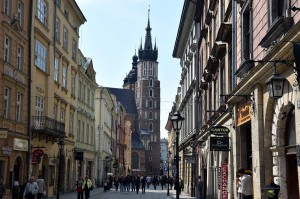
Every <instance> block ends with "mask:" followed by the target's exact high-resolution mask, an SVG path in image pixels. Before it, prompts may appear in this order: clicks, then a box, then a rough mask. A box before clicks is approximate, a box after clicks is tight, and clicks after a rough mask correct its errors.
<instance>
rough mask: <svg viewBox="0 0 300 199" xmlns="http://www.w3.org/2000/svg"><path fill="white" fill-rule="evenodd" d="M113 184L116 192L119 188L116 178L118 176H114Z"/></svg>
mask: <svg viewBox="0 0 300 199" xmlns="http://www.w3.org/2000/svg"><path fill="white" fill-rule="evenodd" d="M114 185H115V188H116V192H118V189H119V178H118V176H116V177H115V179H114Z"/></svg>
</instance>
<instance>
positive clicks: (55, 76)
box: [54, 58, 59, 82]
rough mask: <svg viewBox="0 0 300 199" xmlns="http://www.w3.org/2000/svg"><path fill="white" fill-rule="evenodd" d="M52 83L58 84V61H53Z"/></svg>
mask: <svg viewBox="0 0 300 199" xmlns="http://www.w3.org/2000/svg"><path fill="white" fill-rule="evenodd" d="M54 81H56V82H59V60H58V59H57V58H55V59H54Z"/></svg>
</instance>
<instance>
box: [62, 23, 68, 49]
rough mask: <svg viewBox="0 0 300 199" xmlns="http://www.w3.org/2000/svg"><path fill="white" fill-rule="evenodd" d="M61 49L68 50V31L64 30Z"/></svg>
mask: <svg viewBox="0 0 300 199" xmlns="http://www.w3.org/2000/svg"><path fill="white" fill-rule="evenodd" d="M63 48H64V49H65V50H68V30H67V29H66V28H64V38H63Z"/></svg>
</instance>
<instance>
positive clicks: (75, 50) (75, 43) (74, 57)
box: [72, 39, 77, 59]
mask: <svg viewBox="0 0 300 199" xmlns="http://www.w3.org/2000/svg"><path fill="white" fill-rule="evenodd" d="M76 53H77V42H76V41H75V40H74V39H73V41H72V58H73V59H76Z"/></svg>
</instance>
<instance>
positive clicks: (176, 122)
mask: <svg viewBox="0 0 300 199" xmlns="http://www.w3.org/2000/svg"><path fill="white" fill-rule="evenodd" d="M183 120H184V118H183V117H182V116H181V115H180V112H179V111H176V112H175V113H174V115H173V117H171V121H172V124H173V129H174V131H175V132H176V147H175V149H176V155H175V158H176V176H175V185H176V199H179V135H178V134H179V131H180V129H181V126H182V121H183Z"/></svg>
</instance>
